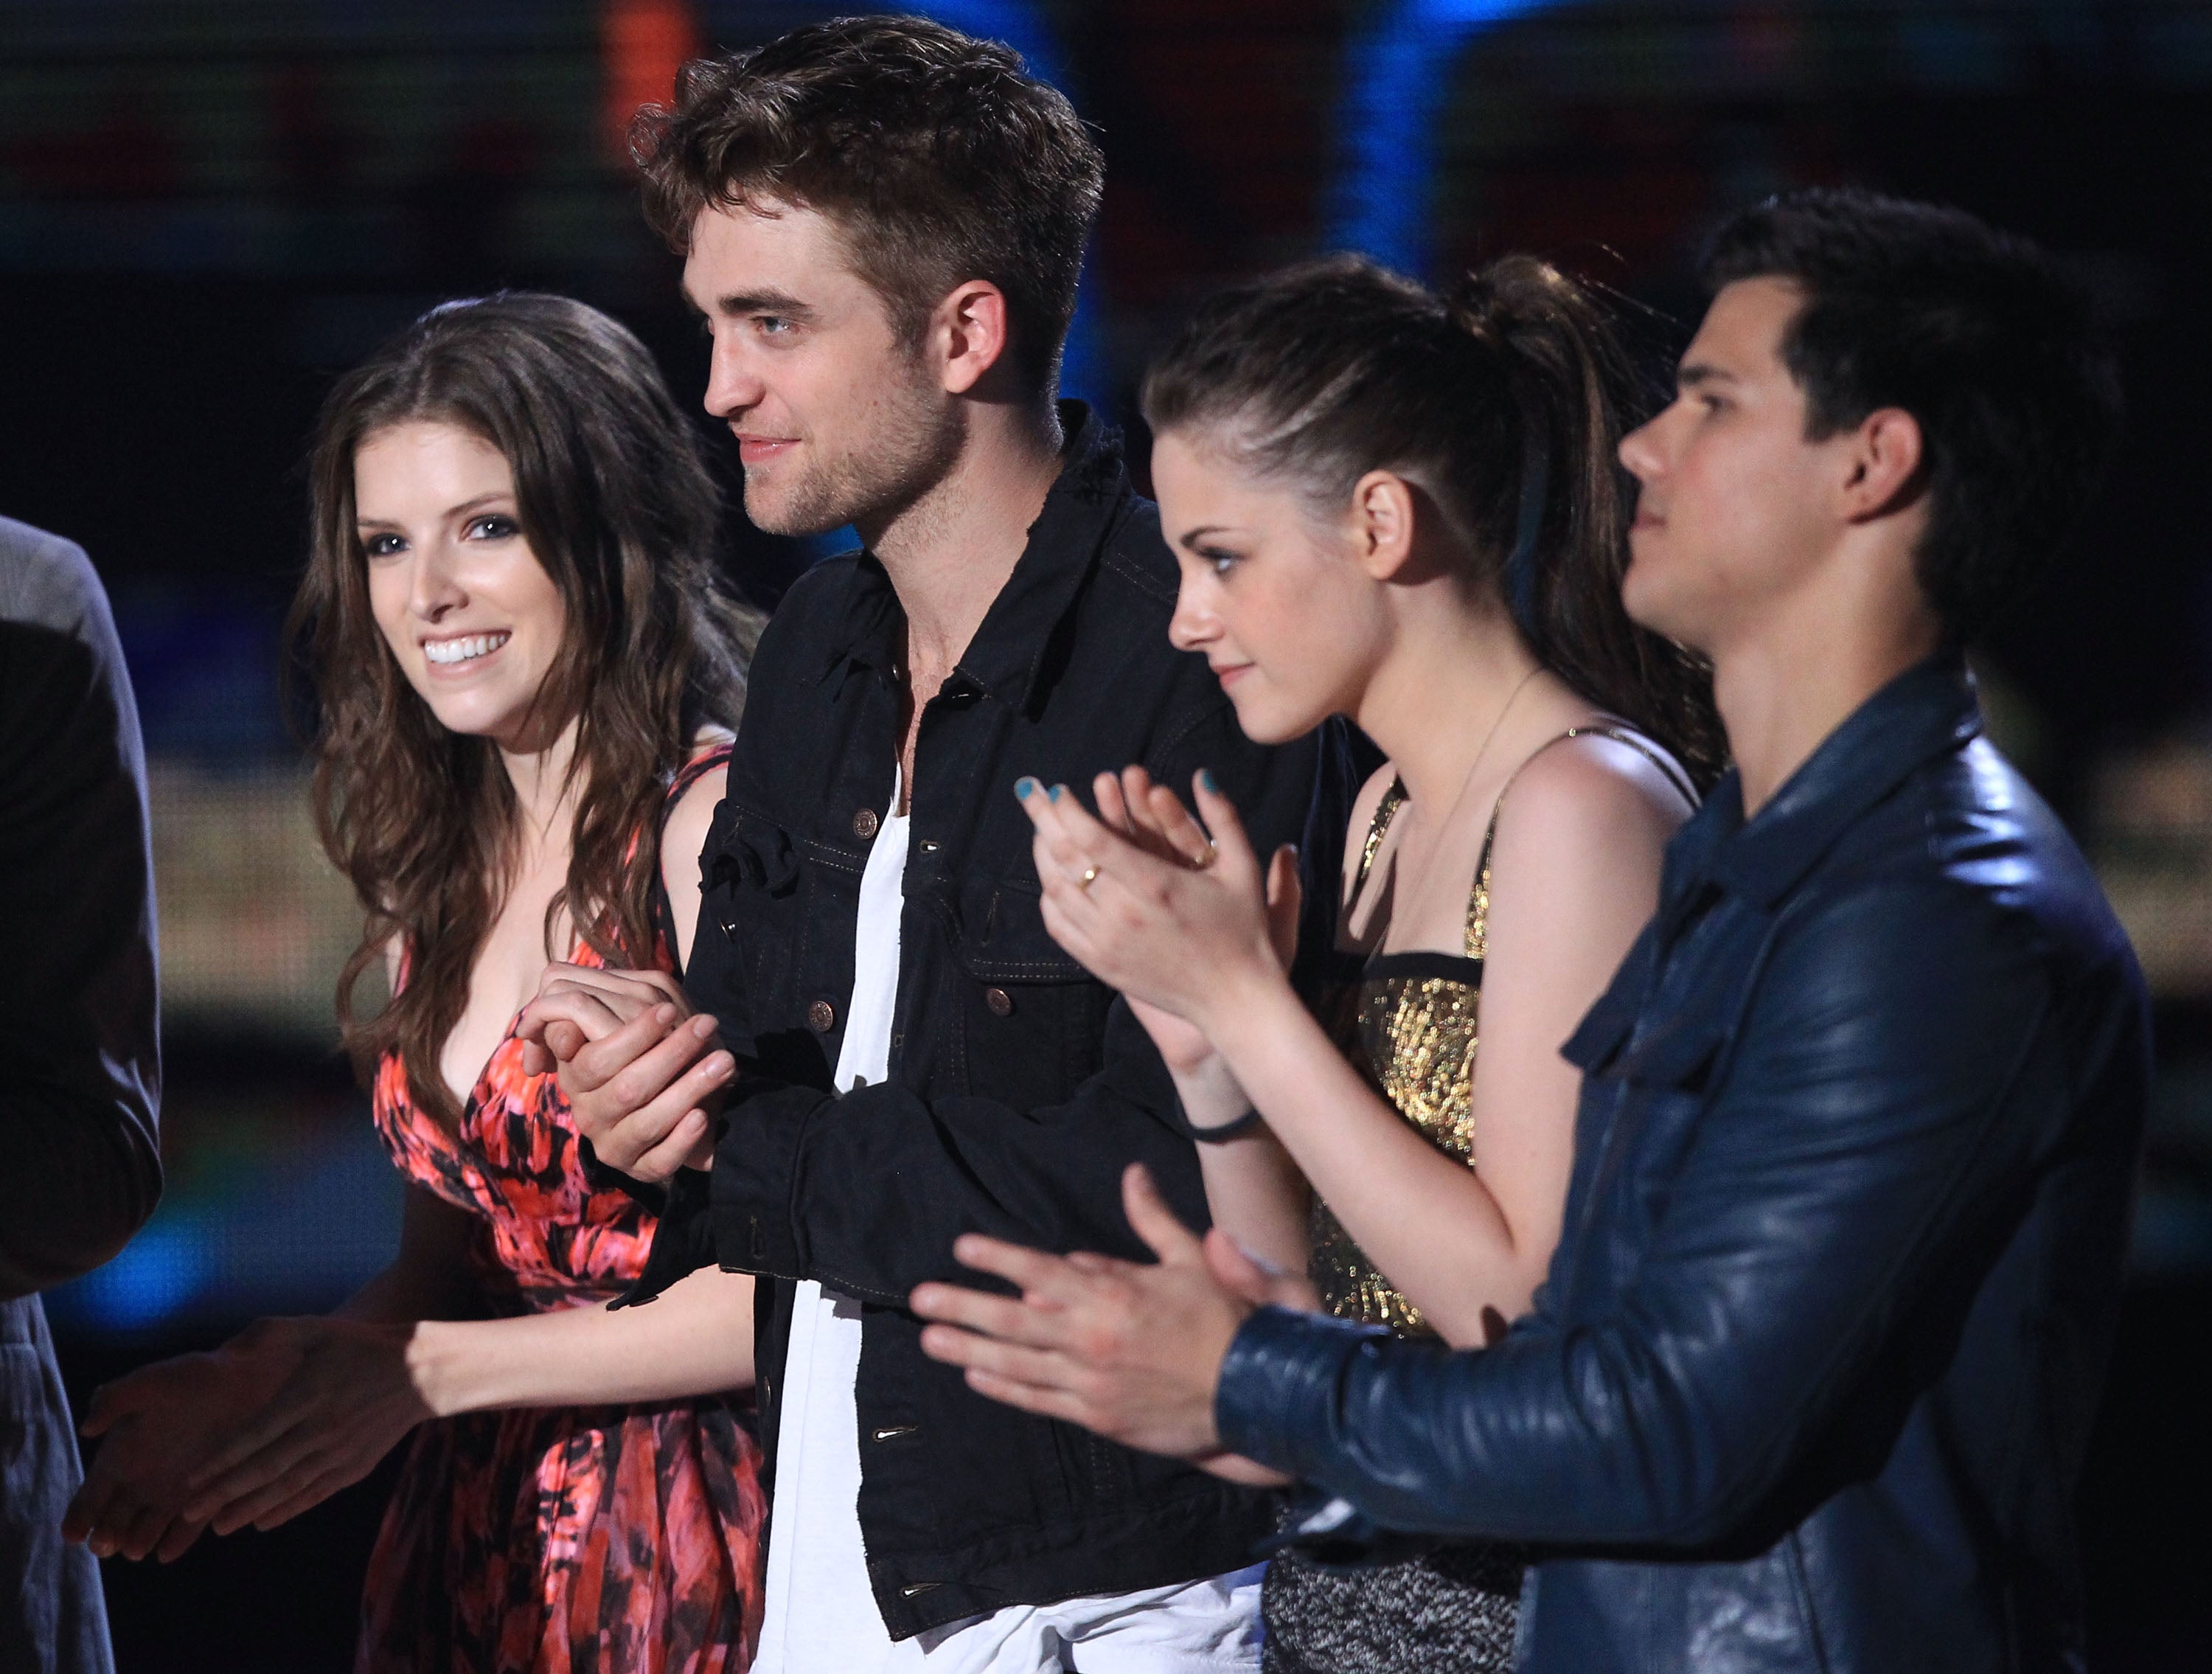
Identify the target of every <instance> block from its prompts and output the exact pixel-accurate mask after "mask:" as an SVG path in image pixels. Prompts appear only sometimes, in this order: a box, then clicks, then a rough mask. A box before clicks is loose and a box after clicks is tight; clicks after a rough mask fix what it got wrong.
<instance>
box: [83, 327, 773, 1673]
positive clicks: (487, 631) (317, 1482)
mask: <svg viewBox="0 0 2212 1674" xmlns="http://www.w3.org/2000/svg"><path fill="white" fill-rule="evenodd" d="M313 498H314V539H313V553H312V556H311V557H310V561H309V564H308V569H307V575H306V578H305V580H304V581H303V583H302V586H301V593H300V597H299V600H298V602H297V605H296V606H295V612H294V618H293V642H294V648H295V652H296V653H297V654H298V657H299V660H300V663H301V666H303V667H306V668H307V670H309V671H310V672H311V673H312V676H313V683H314V688H315V696H316V698H317V700H318V710H319V727H318V734H317V739H316V746H317V755H318V768H317V774H316V782H315V792H316V813H317V815H318V819H319V825H320V829H321V831H322V834H323V838H324V843H325V847H326V848H327V849H329V851H330V853H331V858H332V859H333V860H334V861H336V862H337V865H338V866H339V867H340V868H341V869H342V870H343V871H344V872H345V874H347V876H348V877H349V878H350V879H351V880H352V881H353V884H354V886H355V888H356V891H357V892H359V895H360V898H361V899H362V904H363V905H364V907H365V908H366V910H367V912H368V924H367V928H366V931H365V934H364V936H363V940H362V945H361V947H360V949H359V950H358V951H357V952H356V954H355V956H354V958H353V959H352V961H351V963H350V964H349V965H348V967H347V969H346V971H345V975H344V977H343V980H342V983H341V988H340V1007H339V1009H340V1018H341V1021H342V1023H343V1026H344V1031H345V1035H346V1038H347V1042H348V1044H349V1047H350V1048H351V1049H352V1050H353V1051H354V1053H355V1055H356V1059H357V1061H359V1062H361V1063H362V1066H363V1068H364V1069H365V1071H366V1072H367V1073H368V1074H369V1075H370V1077H371V1078H372V1080H373V1087H374V1116H375V1122H376V1127H377V1131H378V1133H379V1135H380V1137H381V1138H382V1140H383V1141H384V1143H385V1146H386V1148H387V1150H389V1151H390V1153H391V1154H392V1160H393V1162H394V1163H395V1165H396V1166H398V1168H399V1170H400V1172H401V1173H402V1174H403V1175H404V1176H405V1177H406V1180H407V1183H408V1184H407V1193H406V1210H405V1218H404V1227H403V1230H402V1233H401V1239H400V1249H399V1254H398V1257H397V1259H395V1260H394V1261H393V1263H392V1265H391V1266H390V1267H389V1268H387V1269H386V1270H385V1271H384V1272H382V1273H380V1274H379V1275H377V1276H376V1277H375V1278H374V1279H372V1280H371V1281H369V1282H368V1284H367V1285H365V1286H364V1287H362V1289H361V1290H360V1291H359V1292H358V1293H357V1294H356V1295H355V1296H354V1297H353V1298H352V1299H351V1300H349V1301H348V1302H347V1303H346V1304H345V1305H344V1306H343V1307H342V1308H340V1309H339V1310H338V1311H337V1312H336V1313H335V1314H332V1315H331V1316H328V1317H322V1318H305V1319H285V1320H264V1321H261V1322H259V1323H258V1324H256V1325H254V1326H253V1327H251V1328H249V1330H246V1332H244V1333H242V1334H240V1336H238V1337H236V1338H234V1339H233V1340H232V1341H231V1342H228V1343H227V1344H225V1345H224V1346H223V1347H222V1348H220V1349H218V1350H216V1352H215V1353H213V1354H201V1355H191V1356H186V1357H184V1358H183V1359H180V1360H176V1361H165V1362H162V1363H161V1364H159V1365H156V1366H153V1367H146V1368H144V1369H143V1370H141V1371H139V1372H137V1373H133V1374H131V1376H130V1377H128V1378H126V1379H123V1380H122V1381H121V1382H120V1383H118V1384H116V1385H111V1386H110V1387H109V1388H107V1389H106V1390H105V1391H101V1393H100V1396H99V1397H98V1398H97V1399H96V1400H95V1402H94V1408H93V1410H92V1413H91V1415H90V1417H89V1419H88V1423H87V1426H86V1427H87V1430H88V1433H94V1434H104V1435H105V1438H106V1440H105V1441H104V1444H103V1446H102V1448H101V1451H100V1455H99V1457H98V1458H97V1459H96V1461H95V1463H94V1468H93V1470H92V1473H91V1476H90V1477H89V1479H88V1482H87V1485H86V1488H85V1489H84V1492H83V1493H82V1494H81V1495H80V1496H79V1499H78V1501H77V1504H76V1507H75V1508H73V1511H72V1513H71V1519H70V1529H71V1531H72V1532H73V1533H75V1534H76V1535H78V1536H79V1537H88V1538H89V1540H90V1541H91V1543H92V1544H93V1546H94V1549H95V1550H98V1551H100V1552H101V1553H102V1554H103V1555H105V1554H107V1553H112V1552H118V1551H119V1552H124V1553H126V1554H128V1555H132V1556H143V1555H146V1554H147V1553H149V1552H158V1553H159V1554H160V1555H162V1556H164V1557H170V1556H173V1555H176V1554H177V1553H178V1552H180V1551H182V1550H183V1549H185V1547H186V1546H188V1545H190V1544H191V1542H192V1540H193V1539H194V1538H196V1537H197V1535H198V1533H199V1532H200V1531H201V1530H202V1529H203V1528H204V1527H207V1526H210V1525H212V1526H213V1527H214V1528H215V1529H216V1531H217V1532H219V1533H228V1532H229V1531H232V1530H234V1529H236V1528H239V1527H242V1526H244V1525H246V1524H248V1523H251V1524H252V1525H255V1526H257V1527H260V1528H269V1527H272V1526H274V1525H276V1524H277V1523H280V1522H283V1521H284V1520H285V1519H288V1518H289V1517H292V1516H294V1515H296V1514H297V1513H299V1512H301V1511H302V1510H305V1509H306V1508H307V1507H308V1506H311V1505H313V1504H314V1503H315V1502H316V1501H319V1500H321V1499H323V1498H324V1497H325V1496H326V1495H328V1494H331V1493H333V1492H335V1491H336V1490H337V1488H341V1487H343V1486H344V1485H345V1484H347V1483H349V1482H354V1481H356V1480H358V1479H359V1478H360V1477H361V1476H363V1475H364V1474H366V1473H367V1471H368V1470H369V1469H370V1468H371V1467H372V1466H373V1465H374V1464H375V1463H376V1462H377V1460H378V1459H380V1458H382V1457H383V1456H384V1455H385V1454H386V1452H388V1451H389V1450H390V1449H391V1448H392V1446H395V1445H396V1444H397V1443H398V1442H399V1441H400V1440H402V1438H403V1437H404V1436H406V1435H407V1434H408V1433H409V1432H410V1430H411V1431H412V1432H413V1433H414V1439H413V1441H412V1444H411V1446H410V1449H409V1452H408V1456H407V1458H406V1462H405V1464H404V1468H403V1470H402V1472H401V1476H400V1479H399V1483H398V1488H397V1490H396V1491H395V1493H394V1494H393V1497H392V1504H391V1507H390V1509H389V1511H388V1512H387V1513H386V1518H385V1522H384V1526H383V1529H382V1531H381V1533H380V1537H379V1538H378V1541H377V1545H376V1549H375V1553H374V1556H373V1558H372V1559H371V1562H370V1568H369V1575H368V1585H367V1587H366V1589H365V1593H364V1598H363V1606H362V1636H361V1640H360V1645H359V1649H358V1653H357V1659H356V1667H357V1668H358V1669H360V1670H363V1671H382V1670H400V1669H433V1668H435V1669H440V1670H445V1669H454V1670H464V1669H465V1670H471V1671H473V1670H485V1671H491V1670H499V1671H507V1670H545V1671H548V1674H550V1671H554V1670H562V1671H566V1670H568V1669H571V1668H574V1669H579V1670H580V1669H587V1668H588V1669H597V1670H601V1671H617V1670H619V1671H656V1674H657V1671H664V1670H665V1671H668V1674H734V1671H738V1670H742V1669H743V1668H744V1666H745V1665H746V1663H747V1661H748V1659H749V1658H750V1647H751V1644H752V1641H753V1638H754V1635H755V1634H756V1633H757V1624H758V1621H759V1613H760V1574H759V1564H758V1556H759V1535H760V1529H761V1524H762V1519H763V1512H764V1506H763V1496H762V1494H761V1492H760V1488H759V1485H758V1480H757V1468H758V1458H759V1455H758V1452H757V1446H756V1445H755V1441H754V1439H753V1435H752V1433H751V1428H750V1400H749V1397H748V1395H747V1394H746V1392H745V1391H749V1389H750V1385H751V1382H752V1365H751V1354H750V1348H751V1342H752V1332H751V1330H750V1324H749V1322H750V1313H751V1307H752V1294H751V1287H752V1281H751V1280H750V1278H749V1277H746V1276H744V1275H732V1274H722V1273H719V1272H714V1271H712V1270H708V1271H706V1272H702V1273H699V1274H696V1275H692V1276H691V1277H690V1278H689V1279H686V1280H685V1281H683V1283H682V1284H680V1285H678V1286H677V1287H675V1288H674V1289H673V1290H671V1292H670V1293H669V1294H668V1295H667V1296H666V1297H665V1298H664V1299H663V1302H662V1306H656V1307H653V1308H647V1309H635V1310H630V1311H628V1312H613V1313H611V1312H608V1311H607V1310H606V1309H605V1307H604V1306H595V1305H599V1304H604V1303H605V1302H606V1301H607V1300H610V1299H611V1298H612V1297H613V1296H614V1295H615V1294H617V1293H619V1292H620V1291H621V1290H622V1289H623V1287H625V1286H626V1285H627V1284H628V1282H629V1280H630V1279H631V1278H633V1277H634V1276H635V1275H636V1273H637V1271H638V1269H639V1268H640V1266H641V1263H642V1262H643V1259H644V1257H645V1253H646V1251H647V1249H648V1248H649V1246H650V1245H651V1242H652V1238H653V1227H654V1221H653V1217H652V1216H651V1214H648V1213H647V1210H646V1209H645V1208H643V1207H642V1206H641V1204H640V1203H639V1202H636V1201H635V1200H634V1199H633V1198H631V1197H630V1196H628V1195H626V1194H624V1193H622V1192H619V1191H610V1190H601V1189H599V1188H598V1187H597V1186H595V1184H593V1182H592V1179H591V1178H590V1177H589V1176H588V1174H587V1172H586V1160H585V1158H584V1156H583V1155H581V1154H580V1147H579V1142H578V1140H577V1137H576V1135H575V1133H574V1129H573V1127H572V1126H571V1124H570V1123H569V1120H568V1108H567V1105H566V1104H565V1103H564V1101H563V1100H562V1097H561V1094H560V1092H559V1089H558V1087H557V1086H556V1083H555V1081H554V1080H553V1078H552V1077H551V1076H550V1075H546V1076H533V1075H531V1074H526V1071H525V1068H524V1064H523V1046H522V1043H520V1041H518V1040H517V1039H516V1038H515V1037H514V1033H513V1022H514V1020H515V1018H516V1016H517V1014H519V1013H520V1011H521V1009H522V1007H523V1004H524V1002H525V1001H527V1000H528V999H529V997H530V996H531V995H532V994H534V993H535V992H536V990H537V988H538V981H539V977H540V976H541V974H542V973H543V971H544V968H545V966H546V965H547V964H548V963H549V962H550V961H552V960H554V959H563V960H568V961H570V962H573V963H577V964H581V965H599V964H604V963H610V962H611V963H614V964H618V965H631V966H635V965H651V966H653V967H655V968H657V969H659V971H663V972H665V973H669V974H670V980H671V988H672V983H673V973H674V972H676V971H678V970H680V969H681V965H682V962H683V959H684V956H685V955H686V954H687V953H689V951H690V948H689V940H690V928H691V926H692V925H693V923H694V922H695V920H696V917H697V908H698V899H699V877H698V866H697V855H698V854H699V851H700V849H701V847H702V843H703V840H704V837H705V834H706V830H707V826H708V822H709V820H710V819H711V817H712V814H713V811H714V805H715V804H716V802H718V801H719V800H720V796H721V792H722V782H723V778H724V765H725V763H726V759H727V753H728V742H729V739H730V736H731V730H732V728H733V727H734V726H735V724H736V721H737V717H738V709H739V706H740V704H741V703H742V700H743V694H744V668H743V659H744V654H745V651H746V649H747V648H749V646H750V641H751V638H752V636H753V630H754V628H755V625H756V624H754V623H753V622H752V621H751V620H750V618H748V617H747V616H746V615H745V614H744V612H741V611H740V610H738V608H737V607H736V606H734V605H732V603H731V602H730V601H729V600H727V599H726V598H725V597H724V596H723V595H722V594H720V592H719V591H718V589H717V588H716V587H715V585H714V571H713V557H712V554H713V537H714V523H715V517H716V512H717V502H716V496H715V494H714V488H713V486H712V484H711V482H710V481H709V479H708V476H707V473H706V471H705V469H704V466H703V465H702V462H701V459H700V456H699V454H698V452H697V451H696V445H695V443H694V441H693V440H692V437H691V434H690V430H689V429H688V428H687V427H686V426H685V424H684V422H683V420H682V418H681V417H680V416H679V414H678V411H677V410H676V408H675V406H674V405H673V404H672V402H671V400H670V399H669V397H668V394H667V392H666V390H665V388H664V387H663V386H662V384H661V381H660V380H659V374H658V373H657V371H656V370H655V368H654V367H653V362H652V360H651V358H650V357H649V356H647V353H646V351H645V350H644V348H643V347H642V346H641V344H639V343H638V342H637V340H636V339H635V338H634V337H632V336H631V335H630V334H629V332H626V331H624V330H623V328H622V327H621V326H617V325H616V324H615V323H614V322H613V321H612V320H608V319H607V318H606V317H605V316H604V315H602V314H599V313H595V312H594V311H592V309H589V308H586V307H583V306H582V305H581V304H579V303H575V302H571V301H564V300H562V299H561V298H557V297H551V296H538V295H501V296H495V297H491V298H489V299H485V300H483V301H474V302H465V303H455V304H451V305H448V306H447V307H442V308H440V309H438V310H436V311H435V312H434V313H431V314H429V315H427V316H425V317H424V318H423V319H422V320H419V321H417V322H416V325H415V326H413V327H411V328H410V330H409V331H407V332H404V333H403V334H401V336H400V337H398V338H397V339H395V340H394V341H393V342H392V344H388V345H387V346H386V348H385V349H384V350H381V351H380V353H379V354H378V355H377V356H374V358H373V359H372V360H371V361H370V362H368V363H367V364H366V365H364V366H362V368H358V369H357V370H356V371H355V372H354V373H352V374H349V376H348V377H347V378H346V379H345V380H343V381H342V382H341V383H340V384H339V385H338V387H337V389H336V390H335V391H334V392H333V393H332V395H331V399H330V400H329V402H328V403H327V404H326V405H325V411H324V414H323V418H322V423H321V429H320V435H319V441H318V444H317V447H316V453H315V461H314V468H313ZM380 963H381V964H382V965H385V967H386V970H387V972H388V974H389V976H390V977H391V982H392V989H393V997H392V1001H391V1003H390V1004H388V1005H387V1006H386V1007H384V1008H383V1009H382V1010H381V1011H380V1012H378V1013H377V1014H375V1015H374V1016H373V1017H368V1018H362V1017H358V1016H356V1015H355V1014H354V1013H353V1011H352V1009H351V1006H350V1003H349V1001H350V995H351V993H352V990H353V989H354V986H355V984H356V981H357V980H358V979H359V978H360V977H362V975H364V974H365V973H366V972H367V971H368V970H369V969H370V968H371V967H373V966H375V965H379V964H380ZM732 1391H733V1392H732Z"/></svg>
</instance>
